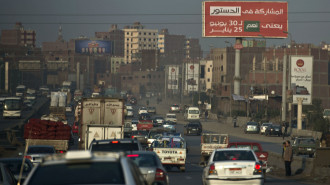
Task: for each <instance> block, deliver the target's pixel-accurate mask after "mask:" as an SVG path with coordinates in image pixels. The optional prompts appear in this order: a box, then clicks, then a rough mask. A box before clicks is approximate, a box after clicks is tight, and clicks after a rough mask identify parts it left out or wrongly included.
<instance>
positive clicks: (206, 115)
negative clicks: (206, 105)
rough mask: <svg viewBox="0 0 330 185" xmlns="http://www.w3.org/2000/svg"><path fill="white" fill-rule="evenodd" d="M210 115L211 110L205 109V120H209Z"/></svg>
mask: <svg viewBox="0 0 330 185" xmlns="http://www.w3.org/2000/svg"><path fill="white" fill-rule="evenodd" d="M208 116H209V112H208V111H207V110H206V111H205V121H207V117H208Z"/></svg>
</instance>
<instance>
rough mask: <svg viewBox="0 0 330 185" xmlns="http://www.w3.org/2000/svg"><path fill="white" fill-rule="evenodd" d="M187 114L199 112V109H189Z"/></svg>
mask: <svg viewBox="0 0 330 185" xmlns="http://www.w3.org/2000/svg"><path fill="white" fill-rule="evenodd" d="M189 114H199V110H189Z"/></svg>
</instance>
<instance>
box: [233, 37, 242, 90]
mask: <svg viewBox="0 0 330 185" xmlns="http://www.w3.org/2000/svg"><path fill="white" fill-rule="evenodd" d="M235 45H242V38H236V43H235ZM240 60H241V50H240V49H239V48H236V49H235V76H234V94H236V95H240V87H241V76H240Z"/></svg>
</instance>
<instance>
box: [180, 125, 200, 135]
mask: <svg viewBox="0 0 330 185" xmlns="http://www.w3.org/2000/svg"><path fill="white" fill-rule="evenodd" d="M202 131H203V129H202V124H201V123H200V122H190V123H188V124H187V125H185V126H184V131H183V134H184V135H198V136H199V135H201V133H202Z"/></svg>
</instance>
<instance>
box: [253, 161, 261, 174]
mask: <svg viewBox="0 0 330 185" xmlns="http://www.w3.org/2000/svg"><path fill="white" fill-rule="evenodd" d="M253 174H254V175H257V174H262V168H261V165H260V164H258V163H257V164H256V165H255V166H254V172H253Z"/></svg>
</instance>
